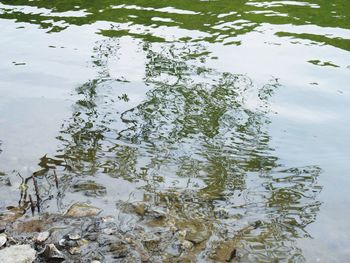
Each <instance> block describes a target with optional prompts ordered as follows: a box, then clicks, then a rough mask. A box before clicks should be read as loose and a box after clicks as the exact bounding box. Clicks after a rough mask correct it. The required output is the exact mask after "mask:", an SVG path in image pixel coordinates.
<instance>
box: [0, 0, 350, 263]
mask: <svg viewBox="0 0 350 263" xmlns="http://www.w3.org/2000/svg"><path fill="white" fill-rule="evenodd" d="M347 7H348V8H347ZM349 8H350V4H348V3H345V2H344V1H341V0H336V1H332V4H330V3H329V1H323V0H322V1H309V2H307V1H246V0H240V1H226V0H220V1H206V2H203V1H191V2H188V1H182V0H176V1H175V0H172V1H131V2H130V1H128V2H125V1H118V3H116V2H115V1H108V0H104V1H87V2H83V3H82V2H81V1H59V3H58V2H56V1H54V2H52V1H30V2H28V1H21V0H18V1H0V18H1V19H6V20H14V21H16V22H17V23H20V25H23V26H24V27H25V26H26V23H30V24H34V25H38V26H39V27H40V28H41V29H45V30H46V32H47V33H52V34H53V33H55V34H60V32H63V31H64V30H66V29H68V28H71V27H76V26H84V25H93V31H94V33H97V34H99V36H100V37H101V38H100V39H98V41H96V43H95V45H94V47H93V50H92V51H91V52H92V54H91V58H90V59H91V60H92V64H93V66H94V67H95V68H96V70H97V72H98V75H97V76H96V77H95V78H93V79H87V80H86V82H85V83H84V84H82V85H79V86H78V87H77V88H76V89H75V91H74V95H75V98H77V99H76V100H75V101H74V102H73V105H72V114H71V116H70V117H69V118H67V119H65V120H64V122H63V123H62V126H61V129H60V131H59V135H58V137H57V140H58V141H59V144H60V146H59V148H58V149H57V153H56V154H55V155H44V156H42V158H41V159H40V161H39V166H40V168H41V169H40V170H38V171H36V172H35V173H34V174H33V176H32V175H30V176H29V177H27V178H22V175H21V174H18V175H14V176H19V177H20V178H21V179H20V180H21V184H20V189H19V190H18V191H17V192H16V193H18V194H19V195H20V201H19V204H18V205H17V204H13V206H18V207H19V210H20V211H21V212H20V215H19V216H22V215H23V214H25V213H26V211H29V210H30V208H32V210H33V207H31V205H32V203H31V202H30V201H29V200H30V198H31V199H33V200H34V201H35V202H36V204H37V206H38V208H40V209H41V210H42V211H51V212H52V211H54V212H57V211H63V210H64V209H65V208H66V207H67V206H68V205H69V204H70V203H71V202H73V201H76V200H83V201H85V200H88V201H91V202H93V203H95V204H98V205H100V206H101V207H103V208H105V211H106V213H107V214H108V213H111V214H113V213H115V209H117V212H118V214H119V215H120V219H121V222H123V224H125V227H126V228H128V227H129V228H130V229H132V228H133V225H135V224H137V223H138V221H137V219H135V218H132V217H129V215H128V213H127V212H126V210H127V209H126V208H125V207H127V206H128V204H129V203H133V202H135V201H142V202H145V203H147V205H151V206H152V207H156V208H159V209H161V210H162V211H166V212H167V214H168V215H169V217H168V220H169V221H168V222H167V223H170V221H171V222H172V223H173V224H175V225H177V226H180V225H191V226H193V227H194V228H195V229H196V231H197V234H196V235H194V236H193V237H192V240H194V243H196V242H197V243H198V244H201V245H200V246H198V249H197V250H196V255H195V256H194V258H196V260H197V261H201V260H202V261H203V260H204V261H205V260H208V259H212V260H213V261H226V260H227V258H220V257H218V255H217V254H215V251H216V252H217V250H218V249H222V248H224V247H225V246H229V247H236V248H237V252H236V253H237V255H236V256H235V257H236V258H237V259H238V260H239V261H242V262H257V261H258V262H271V261H276V262H279V261H285V262H294V261H295V262H299V261H303V260H304V257H303V251H302V248H301V247H298V245H297V241H298V239H299V238H305V237H309V238H311V236H310V235H309V233H308V231H307V229H306V227H307V226H308V225H309V224H311V223H313V222H314V221H315V220H316V217H317V214H318V211H319V209H320V205H321V202H320V201H319V199H318V194H319V192H320V191H321V188H322V186H321V185H320V184H319V183H318V177H319V175H320V174H321V171H322V170H321V168H322V167H319V165H318V163H314V162H310V163H308V164H307V165H306V166H302V167H299V166H297V167H294V166H292V167H291V166H290V165H288V164H285V163H283V161H281V159H282V158H281V157H280V156H278V153H276V151H275V149H274V148H273V147H272V146H271V139H272V138H271V137H272V135H271V133H270V130H269V129H270V121H271V120H270V116H271V114H272V107H271V104H270V103H271V100H272V99H273V96H274V94H275V93H276V92H277V91H278V90H279V89H281V88H283V85H281V84H280V80H279V78H278V76H276V77H271V78H270V80H269V81H267V82H266V83H263V84H261V83H256V82H254V81H253V80H252V76H248V75H245V74H237V73H235V71H234V70H232V72H227V71H223V70H220V69H219V68H215V67H210V66H209V65H208V64H209V63H208V61H209V60H211V61H213V60H216V59H217V58H216V57H215V56H213V54H212V53H211V49H209V48H208V46H209V45H210V44H216V45H220V46H219V47H223V46H224V45H225V46H226V45H233V46H240V45H242V43H241V39H240V37H241V36H243V35H245V34H247V33H252V32H255V33H258V34H264V33H266V32H267V33H266V34H273V35H274V36H275V37H276V38H277V39H284V40H285V39H287V42H288V44H293V45H294V44H303V45H305V46H324V45H327V46H331V47H333V48H338V49H341V50H342V51H350V42H349V39H350V31H349V30H350V29H349V28H350V23H349V16H348V14H347V10H348V9H349ZM0 22H1V21H0ZM338 25H341V27H338ZM270 44H274V45H281V44H280V43H270ZM134 55H135V56H136V58H135V60H134V57H133V56H134ZM125 61H126V62H125ZM140 61H141V62H140ZM308 63H309V64H312V65H315V66H329V67H334V68H337V67H341V66H339V65H336V64H334V62H332V61H320V60H315V59H310V60H308ZM140 65H141V67H140ZM0 147H1V144H0ZM0 153H1V149H0ZM6 176H7V175H5V174H2V173H1V171H0V183H1V184H0V186H1V187H2V188H6V187H3V186H5V185H6V182H7V181H6V180H7V179H3V178H5V177H6ZM3 182H5V183H3ZM36 184H38V185H39V186H40V187H39V190H38V189H35V188H36V186H35V185H36ZM28 187H29V188H28ZM38 192H39V193H38ZM36 195H38V196H36ZM3 210H5V209H2V210H1V211H2V212H4V211H3ZM33 211H34V210H33ZM1 217H2V218H4V217H5V218H6V213H5V212H4V213H2V214H1ZM203 225H205V226H206V227H205V231H204V230H203V229H202V228H203ZM130 229H129V230H130ZM198 229H202V230H198ZM194 258H190V259H191V260H192V261H195V260H194Z"/></svg>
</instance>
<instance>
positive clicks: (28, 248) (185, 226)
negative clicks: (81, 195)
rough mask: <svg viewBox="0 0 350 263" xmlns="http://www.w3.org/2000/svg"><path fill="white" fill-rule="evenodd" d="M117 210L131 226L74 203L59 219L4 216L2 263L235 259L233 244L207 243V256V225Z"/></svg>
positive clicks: (126, 207) (129, 207)
mask: <svg viewBox="0 0 350 263" xmlns="http://www.w3.org/2000/svg"><path fill="white" fill-rule="evenodd" d="M120 207H121V209H122V210H123V211H124V212H125V213H127V214H129V215H130V218H132V220H130V222H132V223H130V224H124V223H122V222H121V221H120V220H119V219H118V218H116V217H112V216H101V215H100V213H101V209H99V208H97V207H94V206H92V205H90V204H87V203H75V204H73V205H71V206H70V207H69V209H68V210H67V211H66V212H65V213H63V214H45V213H43V214H41V215H40V216H36V217H21V218H18V219H16V220H9V218H11V217H9V216H7V220H8V221H7V222H6V221H4V220H3V221H2V226H1V229H0V231H1V234H0V246H1V247H0V262H3V263H7V262H8V263H10V262H11V263H31V262H37V263H39V262H89V263H90V262H91V263H98V262H196V261H197V259H198V257H201V258H206V261H213V262H234V261H235V260H236V259H237V251H236V242H235V240H230V241H223V242H220V243H217V244H216V245H215V242H211V245H210V249H209V250H208V242H207V241H208V239H209V238H210V236H211V231H212V227H213V226H212V224H211V223H210V222H205V221H204V220H201V219H199V220H184V219H181V220H177V219H176V217H174V216H172V215H171V214H169V213H167V211H165V210H162V209H161V208H157V207H152V206H150V205H148V204H147V203H145V202H136V203H123V204H121V205H120ZM2 219H4V216H3V218H2ZM5 219H6V217H5ZM12 219H13V218H12ZM213 244H214V245H213ZM205 248H206V252H205V253H204V249H205ZM208 251H209V252H208Z"/></svg>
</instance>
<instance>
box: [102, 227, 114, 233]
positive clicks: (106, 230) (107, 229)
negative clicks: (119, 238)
mask: <svg viewBox="0 0 350 263" xmlns="http://www.w3.org/2000/svg"><path fill="white" fill-rule="evenodd" d="M115 232H116V231H115V230H113V229H112V228H105V229H103V230H102V233H103V234H106V235H112V234H114V233H115Z"/></svg>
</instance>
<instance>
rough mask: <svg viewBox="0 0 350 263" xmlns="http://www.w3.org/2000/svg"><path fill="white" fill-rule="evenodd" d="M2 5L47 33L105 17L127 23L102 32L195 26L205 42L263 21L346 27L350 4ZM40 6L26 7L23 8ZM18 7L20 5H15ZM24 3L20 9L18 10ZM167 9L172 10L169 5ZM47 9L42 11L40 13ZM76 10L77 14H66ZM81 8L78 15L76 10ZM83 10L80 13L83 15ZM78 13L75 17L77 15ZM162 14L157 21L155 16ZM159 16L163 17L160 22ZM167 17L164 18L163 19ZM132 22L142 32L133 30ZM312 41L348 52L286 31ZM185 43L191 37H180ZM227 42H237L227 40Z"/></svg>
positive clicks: (137, 0) (338, 42) (340, 42)
mask: <svg viewBox="0 0 350 263" xmlns="http://www.w3.org/2000/svg"><path fill="white" fill-rule="evenodd" d="M1 2H2V3H3V4H5V5H6V6H5V7H4V8H3V13H0V17H1V18H7V19H15V20H16V21H18V22H27V23H32V24H39V25H40V26H41V27H42V28H47V29H49V32H57V31H59V30H64V29H65V28H67V27H69V26H71V25H79V26H80V25H88V24H93V23H95V22H98V21H107V22H112V23H117V24H124V25H127V26H126V28H120V29H118V28H114V27H113V28H112V30H102V31H101V34H103V35H106V36H123V35H129V36H134V37H137V38H142V39H144V40H146V41H152V42H153V41H157V42H158V41H160V42H163V41H164V39H163V38H162V37H160V36H157V35H156V34H155V33H154V32H152V29H156V28H160V27H163V26H165V27H167V28H169V29H170V30H171V28H174V29H177V28H180V29H186V30H193V31H196V32H202V33H204V34H206V35H205V36H201V37H194V38H193V39H192V40H196V41H197V40H200V39H204V40H206V41H208V42H220V41H223V40H225V39H227V38H230V37H235V36H239V35H243V34H245V33H248V32H251V31H253V30H255V29H256V28H257V27H258V26H259V25H261V24H262V23H270V24H274V25H288V24H292V25H309V24H311V25H315V26H319V27H333V28H337V27H341V28H346V29H349V28H350V22H349V15H348V10H349V9H350V3H349V2H348V1H344V0H334V1H331V2H330V1H327V0H321V1H311V2H309V3H308V2H304V1H297V2H300V4H293V3H290V2H282V1H280V2H274V1H261V0H258V1H254V2H252V1H247V0H238V1H229V0H220V1H204V2H203V1H200V0H195V1H190V2H189V1H185V0H170V1H168V0H167V1H165V0H163V1H143V0H133V1H117V2H116V1H111V0H103V1H66V0H65V1H43V0H39V1H31V2H28V1H23V0H15V1H7V0H2V1H1ZM26 6H27V7H34V8H43V9H37V10H34V11H32V10H31V11H29V10H28V11H26V8H25V7H26ZM16 7H18V8H16ZM22 7H24V8H23V9H22ZM169 7H171V8H173V9H169ZM43 10H45V11H43ZM68 11H75V12H78V13H76V14H72V15H69V14H64V12H68ZM79 12H80V13H79ZM81 12H84V13H81ZM77 14H79V15H77ZM155 17H156V18H160V19H157V20H155V19H154V18H155ZM162 19H163V20H162ZM164 19H166V20H164ZM133 26H135V28H137V27H144V29H142V30H131V28H132V27H133ZM283 34H293V36H294V37H301V38H306V39H310V40H313V41H317V42H321V43H323V42H324V43H327V44H329V45H334V46H336V47H340V48H343V49H346V50H349V44H348V41H347V40H345V39H340V38H339V39H329V38H327V37H325V36H321V35H311V34H303V35H297V34H294V33H289V32H285V33H283ZM182 40H183V41H189V40H191V37H190V38H187V39H182ZM229 43H239V42H237V41H236V40H234V41H232V40H230V41H229Z"/></svg>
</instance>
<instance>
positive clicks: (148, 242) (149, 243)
mask: <svg viewBox="0 0 350 263" xmlns="http://www.w3.org/2000/svg"><path fill="white" fill-rule="evenodd" d="M160 242H161V239H160V237H158V236H153V237H148V238H145V239H144V240H143V241H142V243H143V245H144V246H145V248H147V249H148V250H151V251H158V250H159V244H160Z"/></svg>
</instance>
